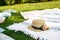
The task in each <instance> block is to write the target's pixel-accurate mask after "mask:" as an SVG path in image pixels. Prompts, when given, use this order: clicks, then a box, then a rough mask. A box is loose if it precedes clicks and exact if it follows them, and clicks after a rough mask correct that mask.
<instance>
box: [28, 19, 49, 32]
mask: <svg viewBox="0 0 60 40" xmlns="http://www.w3.org/2000/svg"><path fill="white" fill-rule="evenodd" d="M28 29H30V30H32V31H35V32H39V31H46V30H48V29H49V27H47V25H46V24H45V21H44V20H41V19H36V20H33V21H32V24H31V25H30V26H29V27H28Z"/></svg>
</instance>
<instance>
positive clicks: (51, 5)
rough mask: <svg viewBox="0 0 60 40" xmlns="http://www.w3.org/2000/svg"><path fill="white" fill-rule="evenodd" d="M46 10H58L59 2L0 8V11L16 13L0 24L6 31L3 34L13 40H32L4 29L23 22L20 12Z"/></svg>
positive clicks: (27, 36) (21, 33)
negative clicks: (12, 10)
mask: <svg viewBox="0 0 60 40" xmlns="http://www.w3.org/2000/svg"><path fill="white" fill-rule="evenodd" d="M47 8H60V1H53V2H41V3H25V4H16V5H11V6H0V11H3V10H7V9H14V10H16V11H17V13H12V16H11V17H9V18H6V20H5V22H4V23H2V24H0V27H2V28H4V29H5V30H6V31H5V32H3V33H4V34H7V35H8V36H10V37H12V38H14V39H15V40H34V39H33V38H32V37H30V36H29V35H25V34H24V33H23V32H21V31H19V32H14V31H11V30H8V29H6V27H7V26H9V25H11V24H13V23H18V22H22V21H24V20H25V19H24V18H23V17H22V16H21V14H20V11H29V10H40V9H47Z"/></svg>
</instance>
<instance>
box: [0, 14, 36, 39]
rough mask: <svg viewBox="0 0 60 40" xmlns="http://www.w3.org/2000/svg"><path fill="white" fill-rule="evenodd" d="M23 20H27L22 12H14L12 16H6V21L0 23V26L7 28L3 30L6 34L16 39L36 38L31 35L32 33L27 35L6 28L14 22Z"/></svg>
mask: <svg viewBox="0 0 60 40" xmlns="http://www.w3.org/2000/svg"><path fill="white" fill-rule="evenodd" d="M23 21H25V19H24V18H23V17H22V16H21V14H19V13H15V14H14V13H13V14H12V16H11V17H8V18H6V20H5V21H4V23H2V24H0V27H1V28H4V29H5V31H4V32H3V33H4V34H6V35H8V36H10V37H12V38H14V39H15V40H35V39H33V38H32V37H30V35H26V34H24V33H23V32H21V31H18V32H15V31H12V30H8V29H7V28H6V27H8V26H9V25H12V24H13V23H19V22H23Z"/></svg>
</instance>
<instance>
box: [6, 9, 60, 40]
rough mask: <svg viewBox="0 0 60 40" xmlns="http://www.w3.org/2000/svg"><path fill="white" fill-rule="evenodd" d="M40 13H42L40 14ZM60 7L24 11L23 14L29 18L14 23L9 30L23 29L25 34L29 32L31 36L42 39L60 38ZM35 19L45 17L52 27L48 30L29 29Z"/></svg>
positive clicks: (54, 39)
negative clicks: (35, 30)
mask: <svg viewBox="0 0 60 40" xmlns="http://www.w3.org/2000/svg"><path fill="white" fill-rule="evenodd" d="M39 14H40V15H39ZM59 15H60V9H58V8H54V9H46V10H37V11H31V13H30V12H27V13H26V12H23V13H22V16H23V17H24V18H25V19H27V18H29V19H28V20H27V21H24V22H22V23H14V24H13V25H10V26H8V27H7V28H8V29H9V30H15V31H22V32H24V33H25V34H27V35H28V34H29V35H30V36H31V37H33V38H35V39H37V38H39V39H41V40H60V17H59ZM34 19H43V20H45V21H46V25H47V26H49V27H50V29H49V30H47V31H42V32H34V31H32V30H29V29H28V27H29V25H31V24H32V20H34Z"/></svg>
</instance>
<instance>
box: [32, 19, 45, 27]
mask: <svg viewBox="0 0 60 40" xmlns="http://www.w3.org/2000/svg"><path fill="white" fill-rule="evenodd" d="M44 24H45V21H44V20H41V19H36V20H33V22H32V25H33V26H34V27H37V28H40V27H41V26H42V25H44Z"/></svg>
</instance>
